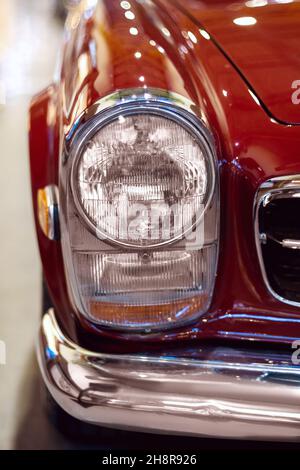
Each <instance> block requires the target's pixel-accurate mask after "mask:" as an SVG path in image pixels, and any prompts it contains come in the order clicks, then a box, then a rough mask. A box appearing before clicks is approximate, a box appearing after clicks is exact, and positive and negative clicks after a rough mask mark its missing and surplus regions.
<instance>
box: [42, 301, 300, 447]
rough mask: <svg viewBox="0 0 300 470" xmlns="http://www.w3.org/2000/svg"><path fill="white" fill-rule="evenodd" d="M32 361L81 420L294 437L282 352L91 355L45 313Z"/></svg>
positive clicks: (294, 392) (299, 397) (292, 394)
mask: <svg viewBox="0 0 300 470" xmlns="http://www.w3.org/2000/svg"><path fill="white" fill-rule="evenodd" d="M38 358H39V365H40V368H41V371H42V374H43V377H44V380H45V382H46V385H47V387H48V389H49V391H50V392H51V394H52V395H53V397H54V399H55V400H56V402H57V403H58V404H59V405H60V406H61V407H62V408H63V409H64V410H65V411H66V412H67V413H69V414H71V415H73V416H74V417H76V418H78V419H79V420H82V421H86V422H90V423H95V424H98V425H103V426H108V427H115V428H120V429H121V428H122V429H124V428H127V429H131V430H139V431H147V432H160V433H173V434H189V435H198V436H210V437H212V436H213V437H222V438H223V437H226V438H239V439H240V438H247V439H279V440H285V439H288V440H293V439H297V438H300V367H299V366H294V365H292V364H291V362H290V361H291V357H290V356H284V355H283V353H280V354H275V353H267V352H266V351H265V352H261V353H257V352H253V351H252V352H251V351H249V350H248V351H245V350H236V349H228V348H226V349H224V348H214V349H212V348H210V349H209V350H203V349H202V350H199V353H197V358H191V357H173V356H166V357H164V356H153V355H151V356H146V355H145V356H138V355H127V356H124V355H108V354H100V353H93V352H90V351H86V350H85V349H82V348H80V347H79V346H77V345H76V344H74V343H73V342H71V341H70V340H68V339H67V338H65V337H64V335H63V334H62V332H61V331H60V329H59V327H58V325H57V322H56V320H55V315H54V312H53V310H51V311H49V312H48V313H46V314H45V315H44V318H43V321H42V326H41V331H40V338H39V345H38Z"/></svg>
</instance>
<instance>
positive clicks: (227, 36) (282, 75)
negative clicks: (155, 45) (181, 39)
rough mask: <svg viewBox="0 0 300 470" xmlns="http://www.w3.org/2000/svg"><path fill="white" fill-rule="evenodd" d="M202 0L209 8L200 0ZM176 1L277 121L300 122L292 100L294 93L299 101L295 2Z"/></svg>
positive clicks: (298, 6) (299, 13) (299, 33)
mask: <svg viewBox="0 0 300 470" xmlns="http://www.w3.org/2000/svg"><path fill="white" fill-rule="evenodd" d="M203 3H205V4H206V5H207V7H208V8H203V7H202V8H201V7H200V6H199V5H200V4H203ZM180 4H181V5H182V7H184V8H185V9H186V10H187V11H188V12H189V14H190V15H191V16H193V17H194V19H195V20H196V22H198V23H199V24H201V25H202V26H203V27H204V28H205V29H206V31H208V33H209V34H210V36H211V38H212V39H213V40H215V41H216V42H217V44H218V45H219V47H220V48H221V49H222V51H223V52H224V53H225V54H226V55H227V57H228V58H229V59H230V60H231V61H232V62H233V63H234V65H235V66H236V68H237V69H238V71H239V72H240V73H241V74H242V75H243V77H244V78H245V79H246V81H247V83H249V86H250V87H251V88H252V89H253V90H255V92H256V94H257V96H258V97H259V98H260V99H261V100H262V102H263V103H264V105H265V106H266V107H267V109H268V111H269V113H270V114H272V115H273V116H274V117H275V118H276V119H277V120H279V121H281V122H282V123H294V124H300V106H297V105H295V104H294V103H293V100H292V95H293V93H294V96H295V101H298V102H299V101H300V55H299V43H300V27H299V22H300V20H299V17H300V2H298V1H297V0H296V1H293V2H290V3H288V2H286V3H284V2H282V3H280V2H276V1H275V0H274V1H271V2H270V1H268V2H267V3H265V2H257V1H248V2H246V3H245V4H244V3H232V2H230V1H228V0H223V1H215V0H212V1H211V2H208V1H207V2H200V1H195V0H187V1H182V0H180ZM259 5H261V6H259ZM243 20H244V21H243ZM236 23H237V24H236ZM239 23H242V24H239ZM252 23H254V24H252ZM295 82H298V83H295ZM293 84H294V88H292V85H293ZM298 89H299V90H298ZM295 90H296V91H295Z"/></svg>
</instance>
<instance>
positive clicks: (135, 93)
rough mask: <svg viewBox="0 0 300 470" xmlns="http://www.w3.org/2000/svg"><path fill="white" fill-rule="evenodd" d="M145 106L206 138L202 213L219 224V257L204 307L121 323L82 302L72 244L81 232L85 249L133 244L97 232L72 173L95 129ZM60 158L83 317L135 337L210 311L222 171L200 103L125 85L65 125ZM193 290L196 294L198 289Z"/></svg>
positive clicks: (70, 280) (178, 244)
mask: <svg viewBox="0 0 300 470" xmlns="http://www.w3.org/2000/svg"><path fill="white" fill-rule="evenodd" d="M141 112H143V113H147V114H148V113H151V114H155V115H157V116H159V117H161V116H163V117H165V116H166V117H167V118H169V119H172V120H173V121H174V122H175V123H176V124H179V125H181V126H183V127H184V128H185V129H186V130H187V131H188V132H189V133H192V135H193V136H195V137H196V138H197V139H201V141H203V142H204V145H205V148H206V149H207V152H208V155H209V156H210V157H209V165H208V168H209V171H210V183H209V186H208V188H209V191H207V195H206V199H205V205H204V210H203V211H202V214H201V217H202V218H203V219H204V220H206V219H207V220H210V221H211V220H214V222H213V224H215V229H214V230H215V234H216V237H215V239H214V240H215V241H214V244H215V247H216V255H214V256H215V262H214V264H213V265H212V266H211V267H210V269H211V274H210V276H211V279H212V282H211V288H210V289H209V293H208V298H207V301H206V303H205V305H206V306H205V308H204V309H201V311H198V310H193V309H192V308H191V309H190V311H191V314H189V317H188V318H182V319H179V320H178V321H176V323H174V322H172V323H169V324H168V323H167V322H166V323H165V324H157V325H156V324H151V326H150V325H149V326H147V327H144V326H140V325H133V324H121V325H120V324H115V323H113V322H112V323H107V322H106V321H102V320H100V319H98V320H95V319H93V318H92V317H91V315H90V313H89V312H88V311H87V310H86V308H85V305H84V303H83V300H82V297H81V294H80V286H79V284H78V276H77V274H76V268H75V265H74V260H73V253H74V250H76V251H77V250H80V249H82V246H83V245H82V240H81V238H80V237H81V236H83V237H84V238H86V239H87V243H88V245H89V246H88V247H87V246H85V248H84V250H87V251H86V253H88V252H90V251H95V250H96V251H97V250H99V247H100V249H103V250H104V249H105V246H106V247H107V249H108V250H110V251H111V252H113V251H114V252H120V250H121V251H122V250H123V251H124V252H126V251H130V248H131V247H130V246H129V247H128V245H126V244H121V243H119V244H117V243H116V241H115V240H110V239H108V238H107V237H106V236H105V239H101V238H100V237H99V236H98V235H99V229H96V228H95V226H94V224H93V223H91V221H89V220H87V217H86V214H85V212H84V211H83V208H82V206H81V203H80V201H79V199H78V196H77V195H76V185H75V184H74V174H75V173H76V165H78V162H79V160H80V156H81V152H82V150H83V148H84V145H85V143H86V142H87V140H88V139H89V138H90V137H91V136H92V135H94V134H95V133H97V132H98V131H99V129H101V128H102V127H103V126H105V125H107V124H108V123H110V122H112V121H113V120H114V119H116V117H118V116H119V115H121V114H122V115H123V114H124V113H129V114H130V113H132V114H139V113H141ZM60 163H61V165H60V183H59V190H60V194H61V195H62V197H61V201H62V204H61V212H60V223H61V227H62V251H63V259H64V266H65V271H66V278H67V287H68V291H69V296H70V300H71V302H72V304H73V308H74V311H75V312H77V313H78V314H79V316H83V317H85V318H86V319H87V320H88V321H89V322H90V323H92V324H94V325H95V326H96V325H97V327H101V328H103V329H108V330H113V331H119V332H120V333H121V332H130V333H131V338H132V339H134V337H135V336H134V335H135V333H136V334H139V333H140V332H143V333H145V332H147V333H148V334H149V333H151V332H155V331H156V332H157V331H163V330H170V329H172V328H178V327H182V326H184V325H186V324H190V323H192V322H194V321H196V320H197V319H199V318H200V317H201V316H202V315H203V314H204V313H205V312H206V311H207V309H208V308H209V305H210V303H211V299H212V295H213V289H214V285H215V276H216V270H217V261H218V245H219V241H218V240H219V176H218V164H217V156H216V145H215V141H214V138H213V135H212V133H211V131H210V130H209V128H208V125H207V124H206V122H205V119H204V118H203V116H202V115H201V114H200V111H199V108H197V107H196V106H195V105H194V104H193V103H191V102H190V101H188V100H186V99H185V98H182V97H181V96H179V95H177V94H174V93H169V92H165V91H163V90H158V89H151V90H150V89H147V90H145V89H135V90H123V91H121V92H117V93H114V94H112V95H110V96H108V97H105V98H102V99H100V100H99V101H98V102H96V103H95V104H93V105H92V106H91V107H89V108H88V109H87V110H86V111H85V112H84V113H83V114H82V115H81V116H80V117H79V118H78V119H77V120H76V122H75V123H74V124H73V125H72V127H71V128H69V129H68V130H67V132H66V137H65V142H64V151H63V154H62V158H61V162H60ZM201 217H200V218H201ZM198 222H199V219H198V220H196V221H195V223H194V224H193V226H192V228H191V230H193V228H194V225H197V223H198ZM201 223H202V222H201ZM209 225H210V224H209ZM76 233H77V235H76ZM83 234H84V235H83ZM74 240H75V241H74ZM74 243H75V245H74ZM167 243H169V241H166V242H165V243H162V244H161V245H160V246H159V247H157V245H154V248H157V249H158V251H159V250H164V249H167V247H166V244H167ZM209 243H210V242H209ZM169 246H170V247H171V248H172V247H173V246H174V248H175V249H179V250H180V249H183V246H185V240H179V239H177V240H176V241H173V240H172V243H171V244H169ZM133 248H134V250H136V251H139V249H141V250H145V247H141V248H139V247H138V246H136V245H134V246H133ZM152 248H153V247H152V246H147V250H151V249H152ZM172 249H173V248H172ZM199 292H200V291H199ZM195 295H198V294H197V293H195ZM190 299H192V297H190ZM190 305H191V304H190Z"/></svg>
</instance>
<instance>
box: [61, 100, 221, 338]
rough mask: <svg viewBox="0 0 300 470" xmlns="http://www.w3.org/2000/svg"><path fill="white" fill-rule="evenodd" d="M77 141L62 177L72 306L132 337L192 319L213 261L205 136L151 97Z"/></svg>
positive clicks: (192, 121) (211, 162) (203, 306)
mask: <svg viewBox="0 0 300 470" xmlns="http://www.w3.org/2000/svg"><path fill="white" fill-rule="evenodd" d="M78 135H79V137H78V138H77V139H75V140H74V143H73V147H72V149H71V154H70V156H69V158H66V159H65V162H66V163H65V167H64V166H63V170H64V171H63V172H62V176H61V177H62V179H64V175H65V180H69V181H71V184H70V185H69V186H67V188H70V189H71V191H70V190H69V189H66V194H67V203H66V207H65V217H64V218H63V220H62V225H63V224H64V223H65V230H63V232H62V233H63V247H64V249H63V253H64V259H65V266H66V270H67V278H68V280H69V287H70V290H71V292H72V297H73V300H74V303H75V306H76V308H77V309H78V311H79V312H80V313H81V314H83V315H85V316H86V317H87V318H88V319H89V320H90V321H92V322H94V323H96V324H100V325H102V326H107V327H112V328H117V329H120V330H122V329H127V330H132V331H137V330H138V331H141V330H144V331H145V330H147V331H150V330H151V331H152V330H159V329H163V328H169V327H172V326H180V325H182V324H184V323H186V322H188V321H191V320H193V319H195V318H197V317H199V316H200V315H201V314H203V313H204V312H206V311H207V309H208V306H209V304H210V301H211V297H212V292H213V287H214V278H215V273H216V263H217V253H218V226H219V212H218V180H217V178H216V171H215V155H214V148H213V144H212V142H211V140H210V135H209V133H208V132H207V131H206V129H205V128H204V126H203V124H202V123H201V122H200V121H199V119H197V118H196V117H195V116H194V115H193V114H192V113H189V112H187V111H183V110H181V109H180V108H179V106H175V105H174V106H173V104H172V103H166V100H164V101H162V102H159V100H158V99H156V100H155V102H151V101H148V100H147V102H143V101H141V100H139V102H138V103H132V102H131V103H130V104H129V105H128V103H126V100H125V102H124V103H123V102H122V101H121V102H120V103H119V104H118V105H117V106H115V107H112V108H109V109H107V110H106V111H104V112H101V113H100V114H99V116H98V115H96V116H94V118H93V119H91V121H90V122H88V123H87V124H86V127H84V128H83V129H81V132H80V133H79V134H78ZM65 180H64V181H65Z"/></svg>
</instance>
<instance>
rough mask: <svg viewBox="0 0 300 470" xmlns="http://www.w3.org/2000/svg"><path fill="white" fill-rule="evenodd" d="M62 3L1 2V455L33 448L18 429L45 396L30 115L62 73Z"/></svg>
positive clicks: (35, 0) (41, 0) (37, 0)
mask: <svg viewBox="0 0 300 470" xmlns="http://www.w3.org/2000/svg"><path fill="white" fill-rule="evenodd" d="M58 4H60V2H57V1H56V0H53V1H52V0H0V137H1V139H0V141H1V157H2V158H1V172H0V211H1V219H0V233H1V243H0V266H1V269H0V340H2V341H4V342H5V344H6V365H0V449H10V448H14V447H18V446H21V447H22V446H23V447H26V446H29V445H30V444H29V443H25V442H24V443H23V441H22V442H17V440H18V430H19V429H20V427H21V426H22V420H24V419H26V414H28V412H29V408H28V407H30V406H31V404H32V403H35V405H34V407H33V409H32V410H31V418H32V423H31V424H30V423H28V424H29V428H30V426H32V425H33V422H34V418H35V416H36V417H37V415H38V404H39V397H38V396H35V397H34V398H33V396H32V392H33V391H34V392H36V391H35V390H33V389H32V386H33V384H34V383H35V381H36V377H37V367H36V363H35V358H34V344H35V338H36V332H37V328H38V325H39V318H40V310H41V306H40V302H41V300H40V296H41V292H40V291H41V289H40V286H41V276H40V260H39V255H38V249H37V243H36V238H35V231H34V224H33V215H32V208H31V194H30V178H29V165H28V150H27V110H28V103H29V100H30V97H31V96H32V95H33V94H34V93H36V92H38V91H40V90H41V89H42V88H43V87H45V86H47V85H48V84H49V83H50V82H51V80H52V76H53V73H54V70H55V62H56V56H57V52H58V50H59V47H60V44H61V40H62V30H63V20H62V15H63V11H58V6H57V5H58ZM29 428H28V429H27V431H26V432H27V434H28V433H29ZM28 438H29V439H30V440H32V439H33V436H31V438H30V437H29V436H28ZM41 439H43V438H42V436H41ZM31 445H34V444H33V443H31ZM43 445H44V444H42V443H41V444H40V445H39V443H38V442H37V446H38V447H40V446H42V447H43Z"/></svg>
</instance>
